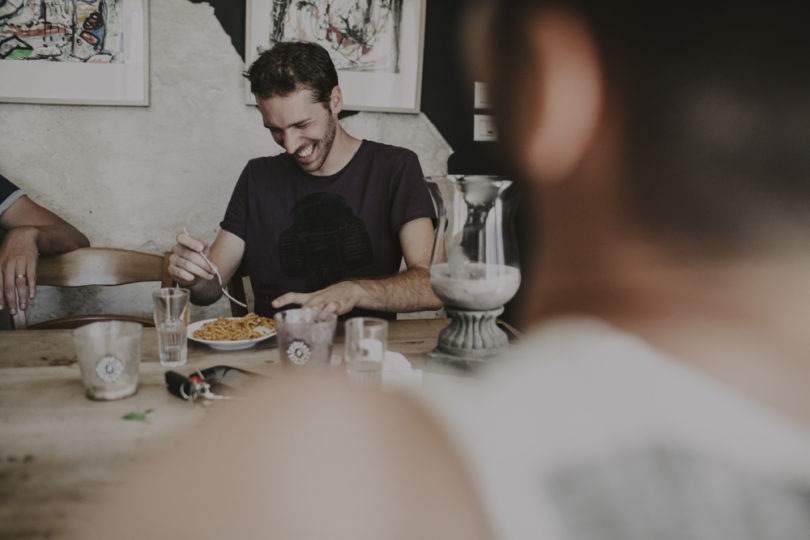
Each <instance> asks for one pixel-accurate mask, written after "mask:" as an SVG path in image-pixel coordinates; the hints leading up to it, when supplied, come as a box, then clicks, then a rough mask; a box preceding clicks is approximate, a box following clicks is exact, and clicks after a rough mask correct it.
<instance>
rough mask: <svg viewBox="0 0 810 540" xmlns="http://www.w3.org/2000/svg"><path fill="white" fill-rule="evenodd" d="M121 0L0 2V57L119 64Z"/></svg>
mask: <svg viewBox="0 0 810 540" xmlns="http://www.w3.org/2000/svg"><path fill="white" fill-rule="evenodd" d="M121 3H122V0H0V59H4V60H46V61H58V62H90V63H122V62H123V61H124V54H123V52H124V47H123V43H124V39H123V38H124V36H123V28H124V25H123V24H122V23H123V17H122V16H121V14H120V4H121Z"/></svg>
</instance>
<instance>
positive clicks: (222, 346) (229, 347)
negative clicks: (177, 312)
mask: <svg viewBox="0 0 810 540" xmlns="http://www.w3.org/2000/svg"><path fill="white" fill-rule="evenodd" d="M226 318H227V319H230V320H239V319H241V317H226ZM215 320H217V319H216V317H215V318H213V319H205V320H204V321H197V322H193V323H191V324H189V325H188V328H186V335H188V339H190V340H191V341H196V342H197V343H203V344H205V345H208V346H209V347H211V348H212V349H217V350H220V351H239V350H242V349H249V348H251V347H253V346H254V345H256V344H257V343H259V342H261V341H264V340H266V339H270V338H271V337H273V336H275V335H276V331H275V330H271V331H270V333H269V334H267V335H265V336H262V337H257V338H255V339H239V340H236V341H213V340H210V339H200V338H195V337H194V332H196V331H197V330H199V329H200V327H202V325H204V324H205V323H207V322H211V321H215Z"/></svg>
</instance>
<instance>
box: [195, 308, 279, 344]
mask: <svg viewBox="0 0 810 540" xmlns="http://www.w3.org/2000/svg"><path fill="white" fill-rule="evenodd" d="M275 329H276V323H275V321H274V320H273V319H268V318H267V317H262V316H260V315H256V314H255V313H248V314H247V315H245V316H244V317H242V318H241V319H226V318H225V317H218V318H217V319H216V320H214V321H209V322H207V323H205V324H204V325H202V327H200V328H199V329H198V330H195V331H194V337H195V338H197V339H204V340H207V341H238V340H242V339H256V338H260V337H262V336H266V335H267V334H269V333H271V332H273V331H274V330H275Z"/></svg>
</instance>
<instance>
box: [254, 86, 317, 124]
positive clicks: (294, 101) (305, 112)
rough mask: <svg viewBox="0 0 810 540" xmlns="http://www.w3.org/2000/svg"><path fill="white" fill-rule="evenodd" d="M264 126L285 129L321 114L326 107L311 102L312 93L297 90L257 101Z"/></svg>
mask: <svg viewBox="0 0 810 540" xmlns="http://www.w3.org/2000/svg"><path fill="white" fill-rule="evenodd" d="M256 104H257V105H258V106H259V109H260V110H261V112H262V117H263V118H264V121H265V124H268V123H271V124H273V125H274V126H276V127H287V126H289V125H293V124H296V123H298V122H302V121H304V120H307V119H309V118H311V117H313V116H315V115H319V114H322V113H323V110H324V109H326V106H325V105H324V104H323V103H319V102H315V101H313V95H312V91H311V90H309V89H303V90H298V91H295V92H292V93H290V94H287V95H284V96H272V97H269V98H265V99H261V98H259V99H257V100H256Z"/></svg>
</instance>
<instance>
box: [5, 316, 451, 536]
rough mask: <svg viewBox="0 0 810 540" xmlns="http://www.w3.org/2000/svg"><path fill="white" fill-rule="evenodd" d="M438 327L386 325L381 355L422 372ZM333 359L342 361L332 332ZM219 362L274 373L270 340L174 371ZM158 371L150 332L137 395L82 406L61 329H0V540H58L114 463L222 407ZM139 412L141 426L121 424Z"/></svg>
mask: <svg viewBox="0 0 810 540" xmlns="http://www.w3.org/2000/svg"><path fill="white" fill-rule="evenodd" d="M447 323H448V321H447V320H444V319H415V320H400V321H392V322H391V325H390V328H389V347H388V348H389V349H390V350H392V351H396V352H399V353H402V354H403V355H404V356H405V357H406V358H407V359H408V360H409V361H410V362H411V364H412V366H413V367H414V368H416V369H420V368H423V367H424V363H425V355H426V354H427V352H428V351H430V350H431V349H432V348H433V347H435V345H436V340H437V336H438V333H439V331H440V330H441V329H442V328H444V327H445V326H446V325H447ZM339 326H340V325H339ZM333 354H334V355H337V356H342V354H343V345H342V335H341V333H340V332H339V333H338V336H337V339H336V343H335V347H334V351H333ZM220 364H226V365H231V366H237V367H241V368H243V369H247V370H251V371H254V372H257V373H263V374H266V375H271V376H272V375H273V374H274V373H275V374H279V373H280V372H279V369H280V363H279V351H278V349H277V348H276V346H275V339H270V340H268V341H267V342H264V343H261V344H259V345H258V346H256V347H254V348H252V349H248V350H244V351H229V352H226V351H215V350H212V349H210V348H208V347H207V346H204V345H200V344H197V343H194V342H191V341H189V348H188V364H187V365H185V366H182V367H180V368H175V371H178V372H180V373H183V374H189V373H191V372H192V371H194V370H195V369H197V368H199V369H205V368H208V367H211V366H215V365H220ZM165 371H166V368H163V367H162V366H161V365H160V363H159V361H158V354H157V334H156V333H155V330H154V329H151V328H145V329H144V333H143V341H142V353H141V370H140V379H139V385H138V391H137V393H136V394H134V395H133V396H130V397H128V398H125V399H121V400H117V401H92V400H90V399H88V398H86V397H85V394H84V389H83V387H82V384H81V380H80V373H79V366H78V364H77V363H76V351H75V348H74V345H73V341H72V333H71V331H69V330H39V331H36V330H28V331H0V538H54V537H63V536H65V535H66V531H69V529H70V524H71V520H75V519H76V516H77V515H80V513H81V512H80V511H82V512H87V511H88V510H91V509H88V503H87V501H88V499H89V498H90V496H91V495H92V494H93V493H94V492H95V491H96V490H97V489H98V488H100V487H104V486H108V485H114V484H118V483H121V482H124V479H123V478H122V477H121V475H117V471H118V469H119V468H120V467H121V466H122V465H124V464H126V463H128V462H130V461H133V460H135V459H156V458H155V457H154V454H150V453H149V452H148V451H149V450H151V449H155V448H159V447H161V446H162V445H171V444H172V441H176V440H179V439H180V438H182V437H183V436H184V434H185V433H188V430H190V429H194V427H195V426H197V425H199V424H200V423H201V422H203V421H204V420H205V418H206V415H207V414H209V413H210V411H212V410H213V409H215V408H217V407H227V406H228V404H227V402H224V401H219V402H214V403H211V404H208V405H205V404H203V403H189V402H185V401H182V400H180V399H178V398H177V397H174V396H172V395H171V394H169V393H168V392H167V390H166V387H165V384H164V372H165ZM148 409H151V410H152V412H151V413H150V414H149V415H148V420H147V421H132V420H124V419H122V416H124V415H126V414H128V413H131V412H144V411H146V410H148ZM144 455H148V456H150V457H147V458H143V457H141V456H144ZM68 536H69V535H68Z"/></svg>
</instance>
